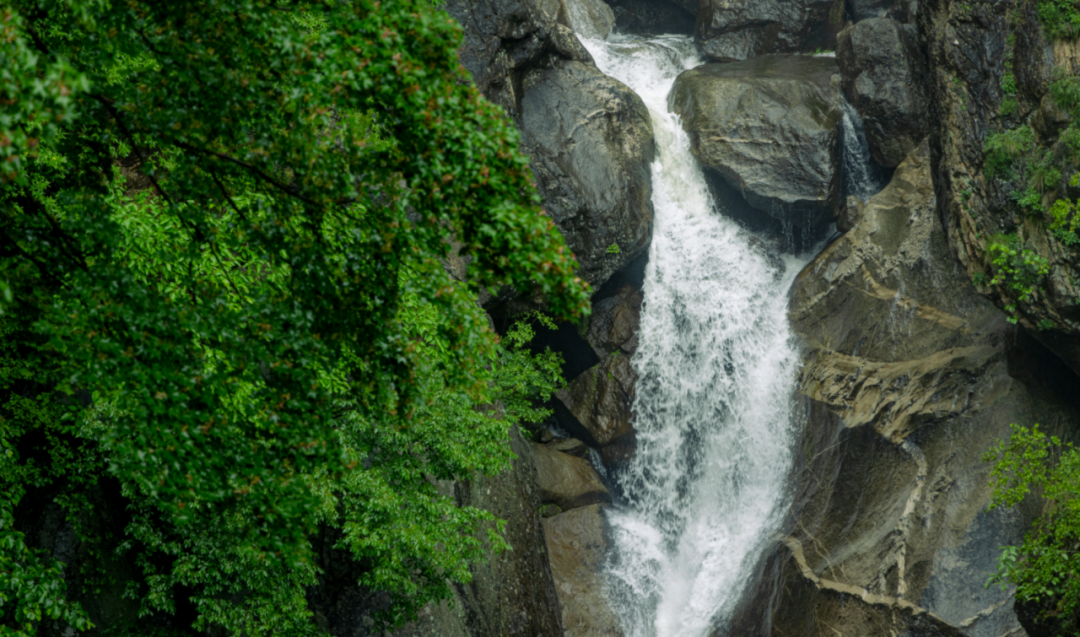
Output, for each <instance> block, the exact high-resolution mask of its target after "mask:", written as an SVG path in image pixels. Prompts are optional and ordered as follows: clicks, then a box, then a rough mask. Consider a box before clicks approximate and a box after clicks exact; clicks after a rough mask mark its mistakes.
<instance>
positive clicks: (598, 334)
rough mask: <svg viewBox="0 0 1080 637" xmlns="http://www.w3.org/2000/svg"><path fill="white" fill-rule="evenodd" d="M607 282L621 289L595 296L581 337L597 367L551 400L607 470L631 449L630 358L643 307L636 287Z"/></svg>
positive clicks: (632, 381) (633, 435)
mask: <svg viewBox="0 0 1080 637" xmlns="http://www.w3.org/2000/svg"><path fill="white" fill-rule="evenodd" d="M612 282H621V284H620V285H617V286H613V285H609V286H606V288H605V289H603V290H601V291H600V292H598V293H597V295H596V296H597V298H594V299H593V312H592V315H591V316H590V317H589V324H588V327H587V331H586V335H585V336H586V339H587V340H588V342H589V344H590V345H591V346H592V348H593V351H595V352H596V353H597V355H598V357H599V359H600V362H599V363H598V364H597V365H595V366H594V367H591V368H589V369H587V370H585V371H584V372H583V373H582V374H581V375H579V376H578V377H577V378H575V379H574V380H572V381H571V382H570V383H569V384H568V385H567V387H566V388H565V389H563V390H561V391H559V392H558V393H556V395H555V400H557V401H559V402H560V403H561V405H562V406H563V408H562V409H560V411H563V410H565V419H567V420H570V421H571V423H572V429H574V431H576V432H582V433H584V435H585V438H586V439H587V440H588V442H589V443H590V444H591V445H593V446H594V447H597V448H599V450H600V457H601V460H602V461H603V463H604V465H605V466H608V467H611V466H613V465H615V464H618V463H621V462H624V461H626V460H629V458H630V456H631V455H632V454H633V453H634V450H635V448H636V440H637V439H636V431H635V430H634V415H633V412H632V411H631V406H632V404H633V401H634V386H635V384H636V383H637V373H636V372H635V371H634V368H633V367H632V366H631V365H630V358H631V356H633V354H634V352H635V351H637V345H638V338H637V334H638V327H639V325H640V323H641V306H642V303H643V301H644V296H643V294H642V292H641V288H640V287H639V285H635V283H636V282H635V281H630V280H629V279H628V277H625V276H623V275H622V273H620V275H619V276H618V277H614V278H613V279H612ZM564 426H565V423H564Z"/></svg>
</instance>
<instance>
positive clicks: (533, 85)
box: [521, 60, 654, 287]
mask: <svg viewBox="0 0 1080 637" xmlns="http://www.w3.org/2000/svg"><path fill="white" fill-rule="evenodd" d="M522 86H523V91H524V95H523V97H522V99H521V131H522V141H523V144H522V147H523V148H524V149H525V152H526V153H527V154H528V155H529V157H530V158H531V159H532V169H533V174H534V175H535V176H536V180H537V185H538V186H539V187H540V193H541V194H542V196H543V198H544V209H545V210H547V212H548V213H549V214H550V215H551V216H552V218H553V219H554V220H555V222H556V224H558V226H559V229H560V230H561V231H562V233H563V236H564V237H566V241H567V243H568V244H569V245H570V247H571V249H572V250H573V251H574V254H575V255H577V258H578V262H579V264H580V265H581V270H580V273H581V276H582V278H584V279H585V280H587V281H589V282H590V283H592V284H593V285H594V286H597V287H599V286H600V285H601V284H602V283H603V282H604V281H606V280H607V279H608V277H610V276H611V275H612V274H613V273H614V272H616V271H617V270H618V269H620V268H621V267H622V266H623V265H625V264H626V263H628V262H630V261H631V260H633V259H634V258H635V257H637V256H638V255H640V254H641V253H643V252H644V251H645V250H646V249H647V248H648V246H649V242H650V240H651V238H652V218H653V217H652V215H653V210H652V200H651V197H652V188H651V169H650V164H651V163H652V160H653V156H654V145H653V136H652V124H651V122H650V119H649V112H648V109H647V108H646V107H645V104H644V103H643V102H642V101H641V98H639V97H638V96H637V94H635V93H634V92H633V91H631V90H630V89H629V88H627V87H626V86H625V85H623V84H622V83H620V82H618V81H616V80H613V79H611V78H610V77H608V76H606V75H604V74H603V73H601V72H600V71H599V70H597V69H596V67H595V66H593V65H591V64H586V63H584V62H578V61H573V60H563V61H560V62H558V63H556V64H555V65H553V66H551V67H550V68H545V69H536V70H534V71H531V72H530V73H528V74H527V75H526V76H525V78H524V80H523V83H522Z"/></svg>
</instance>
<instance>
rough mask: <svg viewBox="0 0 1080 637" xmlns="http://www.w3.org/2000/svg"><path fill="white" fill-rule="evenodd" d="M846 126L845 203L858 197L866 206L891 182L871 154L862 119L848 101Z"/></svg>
mask: <svg viewBox="0 0 1080 637" xmlns="http://www.w3.org/2000/svg"><path fill="white" fill-rule="evenodd" d="M842 126H843V133H842V135H841V138H840V145H841V148H842V152H843V167H842V169H841V175H842V179H843V182H842V186H843V195H844V199H847V198H848V197H852V196H854V197H858V198H859V199H860V200H862V201H864V202H865V201H868V200H869V199H870V197H873V196H874V195H876V194H877V193H879V192H881V189H882V188H884V187H885V185H886V183H888V179H887V178H886V175H885V174H884V173H885V170H884V169H883V168H881V167H880V166H878V164H877V162H875V161H874V158H873V156H872V155H871V154H870V142H868V141H867V140H866V132H865V129H864V128H863V121H862V118H861V117H859V113H858V112H857V111H856V110H855V108H854V107H853V106H852V105H851V104H849V103H848V102H847V101H846V100H845V101H844V116H843V118H842Z"/></svg>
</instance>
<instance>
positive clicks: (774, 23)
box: [694, 0, 844, 62]
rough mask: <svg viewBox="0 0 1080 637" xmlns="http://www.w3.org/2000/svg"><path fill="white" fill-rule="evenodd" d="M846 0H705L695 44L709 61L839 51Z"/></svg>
mask: <svg viewBox="0 0 1080 637" xmlns="http://www.w3.org/2000/svg"><path fill="white" fill-rule="evenodd" d="M843 25H844V0H701V2H700V4H699V8H698V13H697V25H696V29H695V33H694V40H695V41H696V42H697V43H698V45H699V46H700V47H701V50H702V52H703V53H704V54H705V56H706V57H708V58H709V59H710V60H715V61H718V62H728V61H732V60H747V59H750V58H753V57H757V56H759V55H764V54H767V53H796V52H800V51H805V52H809V51H814V50H816V49H829V50H832V49H834V48H835V47H836V34H837V33H839V31H840V29H841V28H843Z"/></svg>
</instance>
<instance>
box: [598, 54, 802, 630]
mask: <svg viewBox="0 0 1080 637" xmlns="http://www.w3.org/2000/svg"><path fill="white" fill-rule="evenodd" d="M584 44H585V46H586V47H587V48H588V49H589V51H590V53H592V55H593V57H594V59H595V60H596V63H597V65H598V66H599V68H600V69H601V70H602V71H604V72H605V73H607V74H608V75H610V76H612V77H614V78H616V79H618V80H620V81H622V82H623V83H625V84H626V85H627V86H629V87H630V88H631V89H633V90H634V91H635V92H637V94H638V95H639V96H640V97H641V98H642V100H643V101H644V102H645V104H646V106H647V107H648V108H649V111H650V115H651V118H652V125H653V131H654V134H655V137H656V142H657V151H658V156H657V159H656V161H655V163H654V164H653V166H652V182H653V197H652V200H653V206H654V209H655V214H656V217H655V229H654V233H653V242H652V248H651V251H650V258H649V265H648V268H647V270H646V277H645V286H644V294H645V307H644V310H643V314H642V320H641V331H640V336H639V338H640V343H641V344H640V346H639V349H638V351H637V353H636V354H635V356H634V359H633V361H632V364H633V366H634V369H635V370H636V371H637V373H638V375H639V381H638V385H637V395H636V399H635V403H634V413H635V417H636V428H637V431H638V447H637V452H636V454H635V456H634V457H633V460H632V461H631V462H630V464H629V466H628V467H626V468H625V469H624V470H623V471H621V472H620V475H619V476H618V480H619V482H620V487H621V490H622V492H623V498H622V502H621V503H620V504H619V505H617V506H616V507H614V508H613V509H612V510H611V511H610V512H609V514H608V521H609V524H610V525H611V529H612V539H613V542H614V547H613V550H612V554H611V555H610V557H609V564H608V569H607V584H608V587H607V588H608V596H609V598H610V601H611V603H612V605H613V606H614V607H615V609H616V611H617V615H618V616H619V617H620V618H621V621H622V622H623V629H624V630H625V632H626V634H627V635H628V636H633V637H652V636H656V637H675V636H679V637H698V636H704V635H708V634H709V633H710V631H712V630H713V629H715V628H717V627H719V626H721V625H722V624H723V622H724V619H725V616H726V614H727V613H729V612H730V610H731V606H732V604H733V602H734V601H735V600H736V599H737V598H738V596H739V593H740V592H741V591H742V587H743V584H744V580H745V579H747V573H748V572H749V571H750V570H751V566H752V562H753V561H754V560H756V559H757V557H758V555H759V553H760V551H761V549H762V547H763V546H764V544H765V543H766V542H768V541H770V538H771V535H772V534H773V533H774V532H775V530H776V527H777V526H778V525H779V521H780V517H781V515H782V514H783V511H784V508H785V492H786V489H785V484H786V479H787V475H788V471H789V468H790V464H791V453H792V444H793V439H794V427H793V423H792V410H791V405H790V396H791V395H792V389H793V383H794V380H795V366H796V363H797V355H796V349H795V345H794V343H793V339H792V336H791V333H790V330H789V325H788V319H787V315H786V307H787V290H788V288H789V286H790V284H791V281H792V279H793V277H794V275H795V274H796V273H797V272H798V270H799V269H800V268H801V267H802V265H803V264H804V263H805V262H804V261H802V260H800V259H798V258H795V257H789V258H787V259H786V261H787V262H786V263H784V264H781V263H779V262H778V261H777V260H776V259H775V258H772V259H770V258H769V255H767V254H766V252H765V251H764V250H763V249H761V246H760V242H759V241H757V240H756V239H755V238H754V237H753V236H752V235H750V234H749V233H747V232H745V231H744V230H742V229H741V228H740V226H739V225H738V224H737V223H736V222H734V221H732V220H730V219H728V218H726V217H724V216H723V215H721V214H718V212H717V209H716V206H715V205H714V203H713V201H712V198H711V196H710V194H709V190H708V188H707V186H706V182H705V178H704V175H703V174H702V169H701V167H700V165H699V164H698V162H697V161H696V160H695V159H694V157H693V156H692V155H691V153H690V143H689V140H688V138H687V135H686V133H685V132H684V131H683V129H682V127H681V125H680V123H679V120H678V118H677V117H676V116H675V115H673V114H671V113H669V112H668V102H667V100H668V93H669V91H670V90H671V87H672V85H673V83H674V81H675V78H676V76H677V75H678V74H679V73H680V72H682V71H683V70H686V69H689V68H692V67H694V66H697V65H699V64H701V60H700V59H699V58H698V55H697V52H696V50H695V48H694V45H693V42H692V41H691V40H690V38H687V37H677V36H663V37H657V38H652V39H642V38H635V37H626V36H619V35H612V36H611V37H610V38H609V39H608V40H607V41H600V40H589V39H586V40H584Z"/></svg>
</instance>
